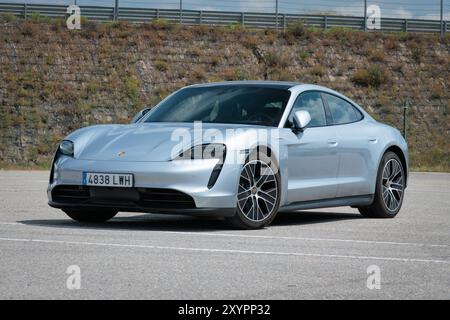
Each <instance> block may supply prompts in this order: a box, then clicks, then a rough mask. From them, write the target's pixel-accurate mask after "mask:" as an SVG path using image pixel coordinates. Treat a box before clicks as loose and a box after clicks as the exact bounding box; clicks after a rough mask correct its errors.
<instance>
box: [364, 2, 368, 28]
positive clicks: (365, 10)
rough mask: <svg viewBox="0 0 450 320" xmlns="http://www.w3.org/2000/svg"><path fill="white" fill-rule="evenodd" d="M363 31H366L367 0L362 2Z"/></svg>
mask: <svg viewBox="0 0 450 320" xmlns="http://www.w3.org/2000/svg"><path fill="white" fill-rule="evenodd" d="M364 31H367V0H364Z"/></svg>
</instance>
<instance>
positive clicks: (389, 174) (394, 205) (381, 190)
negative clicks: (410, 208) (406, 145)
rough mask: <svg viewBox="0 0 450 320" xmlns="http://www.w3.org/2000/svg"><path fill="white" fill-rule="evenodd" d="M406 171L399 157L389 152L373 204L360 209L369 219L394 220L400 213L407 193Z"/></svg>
mask: <svg viewBox="0 0 450 320" xmlns="http://www.w3.org/2000/svg"><path fill="white" fill-rule="evenodd" d="M405 181H406V179H405V169H404V168H403V165H402V162H401V161H400V159H399V158H398V156H397V155H396V154H395V153H393V152H387V153H386V154H385V155H384V156H383V158H382V160H381V163H380V167H379V169H378V175H377V184H376V188H375V198H374V201H373V203H372V204H371V205H370V206H367V207H359V208H358V210H359V212H360V213H361V214H362V215H363V216H365V217H368V218H393V217H395V216H396V215H397V213H398V212H399V211H400V208H401V206H402V203H403V195H404V191H405Z"/></svg>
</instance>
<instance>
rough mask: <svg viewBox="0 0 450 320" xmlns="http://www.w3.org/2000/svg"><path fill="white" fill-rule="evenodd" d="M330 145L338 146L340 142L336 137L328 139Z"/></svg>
mask: <svg viewBox="0 0 450 320" xmlns="http://www.w3.org/2000/svg"><path fill="white" fill-rule="evenodd" d="M328 145H329V146H330V147H336V146H337V145H338V142H337V140H336V139H328Z"/></svg>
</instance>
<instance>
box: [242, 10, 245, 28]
mask: <svg viewBox="0 0 450 320" xmlns="http://www.w3.org/2000/svg"><path fill="white" fill-rule="evenodd" d="M241 24H242V26H243V27H245V12H241Z"/></svg>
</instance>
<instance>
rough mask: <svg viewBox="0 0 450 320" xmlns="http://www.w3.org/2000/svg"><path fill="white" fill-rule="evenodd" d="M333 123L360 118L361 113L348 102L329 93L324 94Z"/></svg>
mask: <svg viewBox="0 0 450 320" xmlns="http://www.w3.org/2000/svg"><path fill="white" fill-rule="evenodd" d="M324 96H325V99H326V100H327V102H328V107H329V109H330V112H331V116H332V117H333V123H334V124H345V123H351V122H356V121H359V120H361V119H362V114H361V113H360V112H359V111H358V110H356V108H355V107H354V106H353V105H352V104H351V103H349V102H347V101H345V100H344V99H341V98H339V97H336V96H334V95H331V94H327V93H325V94H324Z"/></svg>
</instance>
